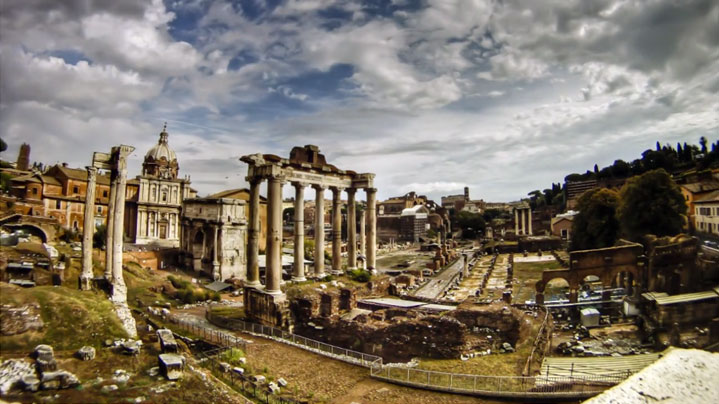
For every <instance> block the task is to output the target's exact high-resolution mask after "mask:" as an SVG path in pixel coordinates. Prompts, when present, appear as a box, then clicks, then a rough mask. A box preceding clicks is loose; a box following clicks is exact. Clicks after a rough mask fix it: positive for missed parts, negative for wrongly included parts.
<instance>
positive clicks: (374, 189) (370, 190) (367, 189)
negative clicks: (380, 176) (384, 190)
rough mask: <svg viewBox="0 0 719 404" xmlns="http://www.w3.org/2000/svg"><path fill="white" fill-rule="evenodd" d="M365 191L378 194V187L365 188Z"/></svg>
mask: <svg viewBox="0 0 719 404" xmlns="http://www.w3.org/2000/svg"><path fill="white" fill-rule="evenodd" d="M364 191H365V192H367V193H368V194H370V193H372V194H376V193H377V188H365V189H364Z"/></svg>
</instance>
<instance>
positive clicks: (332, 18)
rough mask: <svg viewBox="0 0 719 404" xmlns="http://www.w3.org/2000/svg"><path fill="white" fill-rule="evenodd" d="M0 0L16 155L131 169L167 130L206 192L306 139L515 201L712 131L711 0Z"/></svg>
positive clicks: (715, 53)
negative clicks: (104, 156) (123, 157)
mask: <svg viewBox="0 0 719 404" xmlns="http://www.w3.org/2000/svg"><path fill="white" fill-rule="evenodd" d="M6 3H7V4H5V3H3V12H2V13H0V56H1V57H0V68H1V69H2V73H3V80H2V81H0V91H2V98H1V99H0V136H2V137H3V139H4V140H6V141H8V143H9V145H10V150H9V151H8V154H12V153H15V152H16V150H17V147H18V146H19V144H20V143H21V142H24V141H29V142H30V143H31V145H32V147H33V149H32V150H33V159H37V160H40V161H45V162H53V161H64V160H67V161H68V162H69V163H71V164H75V165H77V166H82V165H85V164H86V163H87V159H88V157H89V156H90V153H91V152H92V151H94V150H105V149H108V148H109V147H110V146H111V145H113V144H116V143H118V142H128V143H131V144H133V145H135V146H136V147H137V151H136V153H135V156H134V157H133V159H132V161H131V171H132V170H135V171H134V172H135V173H137V172H139V164H140V160H141V158H142V156H143V155H144V151H146V150H147V149H148V148H149V147H151V146H152V144H154V143H155V142H156V141H157V133H158V132H159V130H160V128H161V125H162V122H163V121H166V120H167V121H169V123H170V127H169V130H170V143H171V145H172V146H173V147H174V148H175V149H176V150H177V153H178V156H179V158H180V166H181V175H185V174H190V175H192V178H193V187H195V188H197V189H198V190H199V191H200V192H201V193H202V194H207V193H212V192H216V191H219V190H220V189H222V187H226V188H230V187H237V186H239V185H238V184H242V180H241V178H242V177H243V176H244V174H245V172H244V171H245V170H246V167H244V165H242V164H241V163H239V162H238V160H237V159H238V158H239V156H241V155H243V154H248V153H254V152H265V153H274V154H278V155H282V156H286V155H287V154H288V153H289V150H290V149H291V148H292V147H293V146H296V145H304V144H317V145H319V146H320V147H321V149H322V151H323V152H324V153H325V154H326V155H327V157H328V159H329V161H330V162H331V163H333V164H336V165H338V166H339V167H341V168H346V169H354V170H356V171H365V172H375V173H377V185H378V188H379V193H380V198H385V197H388V196H391V195H395V194H401V193H404V192H407V191H410V190H413V189H411V188H416V189H414V190H415V191H418V192H423V193H427V194H428V196H430V197H431V198H434V199H436V200H438V199H439V198H440V197H441V195H442V194H444V193H457V192H459V191H461V188H462V187H463V186H464V185H467V186H469V187H470V189H471V192H472V197H473V198H483V199H485V200H511V199H517V198H519V197H522V196H524V195H525V194H526V193H527V192H529V191H531V190H533V189H536V188H544V187H546V186H547V185H548V184H549V183H551V182H557V181H561V180H562V178H563V177H564V175H566V174H567V173H570V172H574V171H583V170H585V169H587V168H591V167H592V166H593V165H594V163H597V164H599V165H600V166H601V165H604V164H610V163H611V162H612V161H613V160H614V159H616V158H622V159H625V160H631V159H633V158H636V157H637V156H638V155H639V154H640V153H641V151H642V150H644V149H645V148H647V147H652V146H653V145H654V142H655V141H657V140H659V141H660V142H676V141H682V142H683V141H690V142H691V141H695V140H696V139H698V137H699V136H706V137H708V138H712V137H715V134H716V133H717V130H719V117H718V116H717V114H716V111H717V110H719V100H718V99H717V97H716V93H717V92H718V91H719V77H718V76H717V75H716V72H717V71H719V45H718V43H717V39H716V38H718V37H719V26H718V25H717V24H716V21H717V19H719V4H717V3H716V2H715V1H711V0H688V1H685V2H682V3H681V4H679V3H676V2H673V1H670V0H599V1H593V2H591V3H587V2H582V1H565V0H548V1H545V2H541V3H540V2H526V1H517V0H505V1H502V2H497V1H488V0H487V1H482V0H475V1H469V0H468V1H458V2H446V1H439V0H437V1H435V0H427V1H424V2H406V1H394V2H384V3H382V2H380V3H377V2H368V1H367V2H359V3H358V2H354V1H348V0H336V1H331V0H310V1H285V2H282V3H281V4H279V5H274V3H271V2H270V3H263V2H256V1H251V0H248V1H240V2H229V1H225V0H212V1H211V0H193V1H189V2H188V1H174V2H164V3H163V2H162V1H160V0H153V1H151V2H147V1H139V0H137V1H135V0H127V1H62V2H57V1H43V0H26V1H17V2H6ZM225 177H227V178H225ZM460 185H461V186H460ZM288 192H289V191H288Z"/></svg>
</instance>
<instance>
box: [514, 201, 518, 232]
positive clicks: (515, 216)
mask: <svg viewBox="0 0 719 404" xmlns="http://www.w3.org/2000/svg"><path fill="white" fill-rule="evenodd" d="M514 234H515V235H517V236H518V235H519V209H517V208H514Z"/></svg>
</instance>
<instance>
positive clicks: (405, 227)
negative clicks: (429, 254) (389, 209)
mask: <svg viewBox="0 0 719 404" xmlns="http://www.w3.org/2000/svg"><path fill="white" fill-rule="evenodd" d="M428 215H429V209H427V208H426V207H425V206H424V205H416V206H413V207H411V208H407V209H404V210H403V211H402V214H400V217H399V223H400V234H399V235H400V237H399V238H400V240H405V241H411V242H414V243H416V242H418V241H419V239H420V238H425V237H426V236H427V230H428V229H429V223H428V222H427V219H428Z"/></svg>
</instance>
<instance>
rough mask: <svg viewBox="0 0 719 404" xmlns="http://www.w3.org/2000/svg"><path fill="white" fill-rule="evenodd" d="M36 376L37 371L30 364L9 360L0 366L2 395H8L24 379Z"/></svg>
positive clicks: (0, 393) (0, 389) (0, 390)
mask: <svg viewBox="0 0 719 404" xmlns="http://www.w3.org/2000/svg"><path fill="white" fill-rule="evenodd" d="M26 376H35V369H33V366H32V364H31V363H29V362H25V361H24V360H20V359H8V360H6V361H4V362H3V363H2V365H0V395H5V394H7V393H8V392H9V391H10V389H12V388H13V387H14V386H15V385H16V384H17V383H19V382H21V381H22V378H23V377H26Z"/></svg>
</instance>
